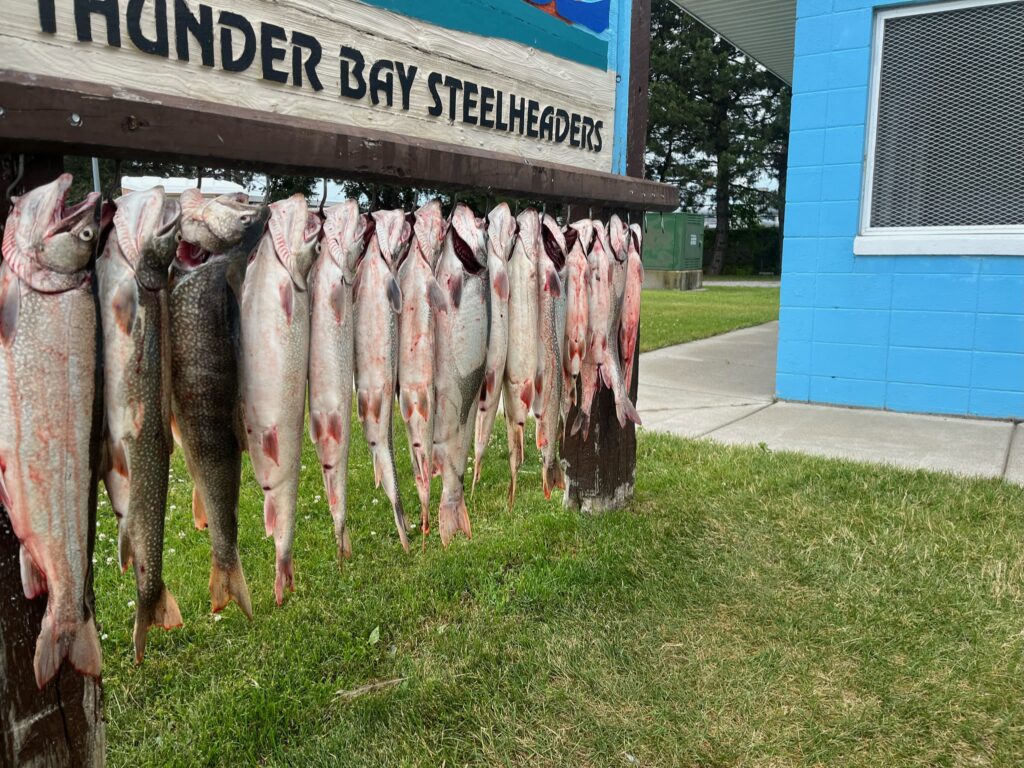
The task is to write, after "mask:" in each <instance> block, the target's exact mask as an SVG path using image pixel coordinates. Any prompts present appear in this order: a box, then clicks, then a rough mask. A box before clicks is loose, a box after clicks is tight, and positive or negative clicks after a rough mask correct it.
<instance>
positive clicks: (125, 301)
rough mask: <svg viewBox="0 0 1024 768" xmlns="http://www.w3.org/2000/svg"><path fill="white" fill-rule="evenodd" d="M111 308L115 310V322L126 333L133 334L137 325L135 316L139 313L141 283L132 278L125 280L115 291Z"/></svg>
mask: <svg viewBox="0 0 1024 768" xmlns="http://www.w3.org/2000/svg"><path fill="white" fill-rule="evenodd" d="M111 308H112V309H113V310H114V322H116V323H117V327H118V328H120V329H121V333H124V334H125V335H128V334H131V332H132V329H133V328H134V327H135V318H136V317H138V314H139V285H138V283H136V282H135V280H134V279H132V280H125V281H124V282H122V283H121V285H120V286H118V289H117V291H115V292H114V297H113V299H112V305H111Z"/></svg>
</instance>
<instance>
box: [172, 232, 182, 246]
mask: <svg viewBox="0 0 1024 768" xmlns="http://www.w3.org/2000/svg"><path fill="white" fill-rule="evenodd" d="M174 242H176V243H180V242H181V230H178V231H177V232H175V233H174Z"/></svg>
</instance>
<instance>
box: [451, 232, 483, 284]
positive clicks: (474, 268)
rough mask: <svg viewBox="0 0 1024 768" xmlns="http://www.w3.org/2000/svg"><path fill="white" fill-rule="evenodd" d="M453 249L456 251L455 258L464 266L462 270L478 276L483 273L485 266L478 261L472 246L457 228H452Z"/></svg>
mask: <svg viewBox="0 0 1024 768" xmlns="http://www.w3.org/2000/svg"><path fill="white" fill-rule="evenodd" d="M452 247H453V249H454V250H455V256H456V257H457V258H458V259H459V262H460V263H461V264H462V268H463V269H465V270H466V271H467V272H468V273H469V274H471V275H477V274H479V273H480V272H482V271H483V265H481V264H480V262H479V261H477V258H476V254H475V253H473V248H472V246H470V244H469V243H467V242H466V241H465V240H463V239H462V235H460V234H459V232H458V230H457V229H456V228H455V227H452Z"/></svg>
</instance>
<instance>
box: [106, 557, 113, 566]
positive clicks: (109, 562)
mask: <svg viewBox="0 0 1024 768" xmlns="http://www.w3.org/2000/svg"><path fill="white" fill-rule="evenodd" d="M113 564H114V558H112V557H108V558H107V565H113Z"/></svg>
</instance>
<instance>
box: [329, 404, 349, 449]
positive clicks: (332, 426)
mask: <svg viewBox="0 0 1024 768" xmlns="http://www.w3.org/2000/svg"><path fill="white" fill-rule="evenodd" d="M351 415H352V414H351V412H350V413H348V414H346V416H349V417H350V416H351ZM346 416H342V415H341V413H340V412H338V411H333V412H331V413H330V414H328V416H327V434H328V435H329V436H330V437H331V438H332V439H333V440H334V442H336V443H340V442H341V432H342V429H343V428H344V426H345V425H344V422H343V421H342V419H344V418H346Z"/></svg>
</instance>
